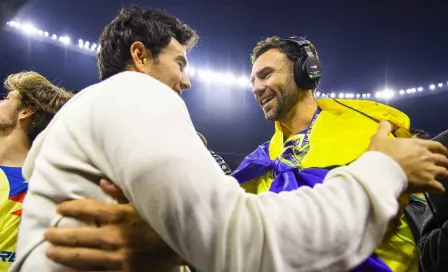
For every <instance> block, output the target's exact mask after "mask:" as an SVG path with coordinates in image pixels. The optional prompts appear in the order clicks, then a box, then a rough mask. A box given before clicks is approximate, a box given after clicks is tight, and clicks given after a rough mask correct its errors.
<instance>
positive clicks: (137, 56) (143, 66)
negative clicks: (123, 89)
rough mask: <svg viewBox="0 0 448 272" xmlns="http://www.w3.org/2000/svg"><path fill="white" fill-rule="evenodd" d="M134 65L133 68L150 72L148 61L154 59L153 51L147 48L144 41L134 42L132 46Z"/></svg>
mask: <svg viewBox="0 0 448 272" xmlns="http://www.w3.org/2000/svg"><path fill="white" fill-rule="evenodd" d="M130 53H131V60H132V63H131V65H132V67H131V70H134V71H137V72H140V73H148V72H149V71H147V70H148V67H149V66H148V61H153V57H152V54H151V52H150V51H149V50H148V49H147V48H146V46H145V45H144V44H143V43H142V42H139V41H137V42H134V43H133V44H131V47H130Z"/></svg>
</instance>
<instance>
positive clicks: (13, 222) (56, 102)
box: [0, 72, 72, 272]
mask: <svg viewBox="0 0 448 272" xmlns="http://www.w3.org/2000/svg"><path fill="white" fill-rule="evenodd" d="M3 85H4V88H5V90H6V91H7V94H5V97H4V99H2V100H1V101H0V216H1V220H0V226H1V227H0V271H1V272H4V271H5V272H6V271H7V270H8V268H9V266H10V265H11V264H12V262H13V261H14V259H15V255H16V253H15V249H16V242H17V234H18V228H19V222H20V217H21V215H22V201H23V199H24V198H25V195H26V193H27V190H28V183H27V182H26V181H25V179H24V178H23V177H22V166H23V163H24V162H25V157H26V156H27V154H28V151H29V150H30V148H31V145H32V143H33V141H34V139H35V138H36V137H37V135H38V134H39V133H40V132H41V131H42V130H43V129H44V128H45V127H46V126H47V125H48V123H49V122H50V121H51V119H52V118H53V116H54V115H55V114H56V112H57V111H58V110H59V109H60V108H61V107H62V105H64V103H65V102H67V100H68V99H70V97H71V96H72V94H71V93H69V92H67V91H65V90H63V89H62V88H59V87H56V86H55V85H53V84H52V83H51V82H49V81H48V80H47V79H46V78H45V77H43V76H42V75H40V74H38V73H36V72H21V73H17V74H12V75H9V76H8V77H7V78H6V79H5V81H4V82H3Z"/></svg>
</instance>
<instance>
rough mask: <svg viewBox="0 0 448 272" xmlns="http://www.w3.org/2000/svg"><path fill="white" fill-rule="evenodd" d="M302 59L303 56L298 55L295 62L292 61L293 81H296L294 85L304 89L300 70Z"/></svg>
mask: <svg viewBox="0 0 448 272" xmlns="http://www.w3.org/2000/svg"><path fill="white" fill-rule="evenodd" d="M302 60H303V56H302V57H299V58H298V59H297V60H296V62H295V63H294V81H295V82H296V85H297V86H298V87H299V88H301V89H304V90H306V89H305V88H304V84H303V79H302V77H303V75H302V74H303V72H302Z"/></svg>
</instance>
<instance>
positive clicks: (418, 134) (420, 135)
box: [410, 128, 431, 140]
mask: <svg viewBox="0 0 448 272" xmlns="http://www.w3.org/2000/svg"><path fill="white" fill-rule="evenodd" d="M410 131H411V134H412V136H416V137H417V138H419V139H423V140H430V139H431V135H429V133H428V132H426V131H424V130H422V129H417V128H411V129H410Z"/></svg>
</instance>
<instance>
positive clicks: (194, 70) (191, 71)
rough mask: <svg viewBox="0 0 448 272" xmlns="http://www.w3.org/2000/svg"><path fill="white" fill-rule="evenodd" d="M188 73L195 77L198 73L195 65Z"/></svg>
mask: <svg viewBox="0 0 448 272" xmlns="http://www.w3.org/2000/svg"><path fill="white" fill-rule="evenodd" d="M188 74H189V75H190V76H191V77H194V76H195V75H196V69H194V68H193V67H190V69H189V70H188Z"/></svg>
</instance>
